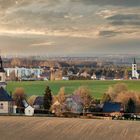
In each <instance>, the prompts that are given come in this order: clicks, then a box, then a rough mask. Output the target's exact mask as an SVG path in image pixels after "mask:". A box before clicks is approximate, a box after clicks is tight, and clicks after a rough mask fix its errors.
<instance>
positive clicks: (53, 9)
mask: <svg viewBox="0 0 140 140" xmlns="http://www.w3.org/2000/svg"><path fill="white" fill-rule="evenodd" d="M0 49H1V52H2V53H3V54H5V55H11V54H18V55H20V54H26V55H47V56H55V55H56V56H94V55H102V54H119V53H121V54H140V0H0Z"/></svg>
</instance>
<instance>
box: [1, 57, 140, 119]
mask: <svg viewBox="0 0 140 140" xmlns="http://www.w3.org/2000/svg"><path fill="white" fill-rule="evenodd" d="M38 75H39V74H38ZM138 78H139V74H138V72H137V64H136V60H135V59H134V63H133V64H132V79H138ZM0 80H1V81H0V86H1V87H0V115H19V116H21V115H25V116H54V117H85V118H102V119H105V118H110V119H121V120H124V119H133V120H137V119H140V114H139V112H140V96H139V94H138V93H136V92H135V91H129V90H128V87H127V86H126V85H125V84H124V83H119V84H116V85H114V86H113V87H109V89H108V91H107V92H106V93H104V96H103V97H102V99H94V97H92V96H91V94H90V90H89V89H88V88H87V87H82V86H81V87H79V88H78V89H77V90H75V91H74V92H73V93H72V94H71V95H68V94H66V93H65V87H61V88H60V90H59V92H58V94H57V95H55V96H54V95H53V94H52V92H51V89H50V87H49V86H47V85H46V89H44V95H43V96H31V97H29V98H27V95H26V93H25V91H24V89H23V88H21V87H17V88H16V89H15V91H14V93H8V92H7V91H6V86H7V83H6V72H5V70H4V68H3V61H2V58H0Z"/></svg>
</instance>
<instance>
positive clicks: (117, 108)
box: [103, 102, 123, 113]
mask: <svg viewBox="0 0 140 140" xmlns="http://www.w3.org/2000/svg"><path fill="white" fill-rule="evenodd" d="M122 111H123V107H122V104H121V103H118V102H105V103H104V105H103V112H104V113H112V112H122Z"/></svg>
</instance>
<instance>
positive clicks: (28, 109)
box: [22, 100, 34, 116]
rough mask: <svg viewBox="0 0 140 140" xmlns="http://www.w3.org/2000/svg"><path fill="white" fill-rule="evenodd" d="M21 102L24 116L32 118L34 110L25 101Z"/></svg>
mask: <svg viewBox="0 0 140 140" xmlns="http://www.w3.org/2000/svg"><path fill="white" fill-rule="evenodd" d="M22 102H23V104H24V107H25V110H24V113H25V115H26V116H33V115H34V108H33V107H31V106H30V105H29V104H28V103H27V102H26V100H23V101H22Z"/></svg>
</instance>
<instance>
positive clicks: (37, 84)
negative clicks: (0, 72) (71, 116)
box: [7, 81, 140, 98]
mask: <svg viewBox="0 0 140 140" xmlns="http://www.w3.org/2000/svg"><path fill="white" fill-rule="evenodd" d="M116 83H126V84H127V85H128V88H129V89H130V90H135V91H140V81H53V82H51V81H34V82H8V86H7V91H9V92H10V91H12V92H13V91H14V90H15V88H16V87H23V88H24V89H25V91H26V94H27V95H28V96H31V95H43V94H44V90H45V87H46V85H48V86H50V88H51V90H52V93H53V94H54V95H56V94H57V93H58V91H59V89H60V87H65V90H66V93H67V94H72V93H73V92H74V90H75V89H77V88H78V87H79V86H87V87H88V88H89V89H90V90H91V92H92V95H93V97H95V98H101V97H102V95H103V94H104V93H105V92H106V90H107V89H108V87H109V86H111V85H114V84H116Z"/></svg>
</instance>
